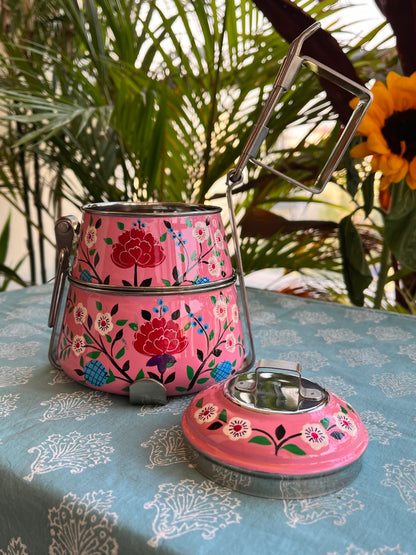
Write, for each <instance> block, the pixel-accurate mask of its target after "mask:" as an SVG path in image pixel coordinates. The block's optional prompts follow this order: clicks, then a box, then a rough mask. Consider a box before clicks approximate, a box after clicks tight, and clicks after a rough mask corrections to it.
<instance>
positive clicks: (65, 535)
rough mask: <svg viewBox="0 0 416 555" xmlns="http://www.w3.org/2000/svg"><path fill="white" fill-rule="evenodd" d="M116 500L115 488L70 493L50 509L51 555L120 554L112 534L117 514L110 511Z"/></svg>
mask: <svg viewBox="0 0 416 555" xmlns="http://www.w3.org/2000/svg"><path fill="white" fill-rule="evenodd" d="M113 502H114V496H113V492H112V491H103V490H99V491H92V492H89V493H86V494H85V495H84V496H83V497H78V496H77V495H75V494H74V493H71V492H70V493H67V494H66V495H65V496H64V498H63V500H62V502H61V504H60V505H59V506H58V507H53V508H52V509H49V514H48V519H49V531H50V535H51V544H50V546H49V555H61V554H64V553H73V554H74V555H75V554H81V553H82V554H85V555H93V554H98V553H99V554H100V555H117V553H118V542H117V540H116V539H115V537H114V536H113V533H114V527H115V526H116V524H117V520H118V516H117V514H115V513H113V512H109V509H111V506H112V504H113Z"/></svg>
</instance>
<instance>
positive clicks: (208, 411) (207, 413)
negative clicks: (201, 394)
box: [194, 403, 218, 424]
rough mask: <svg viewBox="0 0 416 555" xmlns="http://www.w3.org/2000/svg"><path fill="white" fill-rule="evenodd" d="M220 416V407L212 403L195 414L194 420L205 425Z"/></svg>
mask: <svg viewBox="0 0 416 555" xmlns="http://www.w3.org/2000/svg"><path fill="white" fill-rule="evenodd" d="M217 414H218V407H216V406H215V405H213V404H212V403H208V404H207V405H204V406H203V407H202V409H200V410H197V411H196V412H194V418H195V420H196V421H197V422H198V424H205V423H206V422H211V421H212V420H214V419H215V418H216V416H217Z"/></svg>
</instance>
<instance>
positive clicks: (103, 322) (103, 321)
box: [94, 312, 113, 335]
mask: <svg viewBox="0 0 416 555" xmlns="http://www.w3.org/2000/svg"><path fill="white" fill-rule="evenodd" d="M94 328H95V329H96V330H97V331H98V333H99V334H101V335H106V334H107V333H110V331H111V330H112V329H113V322H112V321H111V315H110V314H109V313H108V312H105V313H102V312H99V313H98V314H97V317H96V319H95V324H94Z"/></svg>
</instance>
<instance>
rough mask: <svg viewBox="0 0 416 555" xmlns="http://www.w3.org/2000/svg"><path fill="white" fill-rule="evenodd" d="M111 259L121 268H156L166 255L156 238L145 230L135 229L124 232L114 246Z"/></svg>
mask: <svg viewBox="0 0 416 555" xmlns="http://www.w3.org/2000/svg"><path fill="white" fill-rule="evenodd" d="M111 258H112V260H113V262H114V264H116V266H119V267H120V268H131V267H132V266H134V265H136V266H140V267H141V268H154V267H155V266H158V265H159V264H161V263H162V262H163V261H164V260H165V258H166V254H165V252H164V250H163V248H162V247H161V246H160V245H159V243H158V241H157V240H156V239H155V238H154V236H153V235H152V234H151V233H149V232H146V231H144V230H143V229H140V228H137V227H133V228H132V229H130V230H127V231H124V232H123V233H122V234H121V235H120V236H119V238H118V242H117V243H115V244H114V245H113V252H112V253H111Z"/></svg>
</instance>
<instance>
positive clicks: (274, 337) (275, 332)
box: [260, 329, 303, 347]
mask: <svg viewBox="0 0 416 555" xmlns="http://www.w3.org/2000/svg"><path fill="white" fill-rule="evenodd" d="M299 343H303V340H302V338H301V337H300V335H298V333H297V332H296V331H294V330H285V329H267V330H265V331H264V332H263V333H262V334H261V337H260V345H261V346H262V347H269V346H270V345H285V346H286V347H291V346H292V345H297V344H299Z"/></svg>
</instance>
